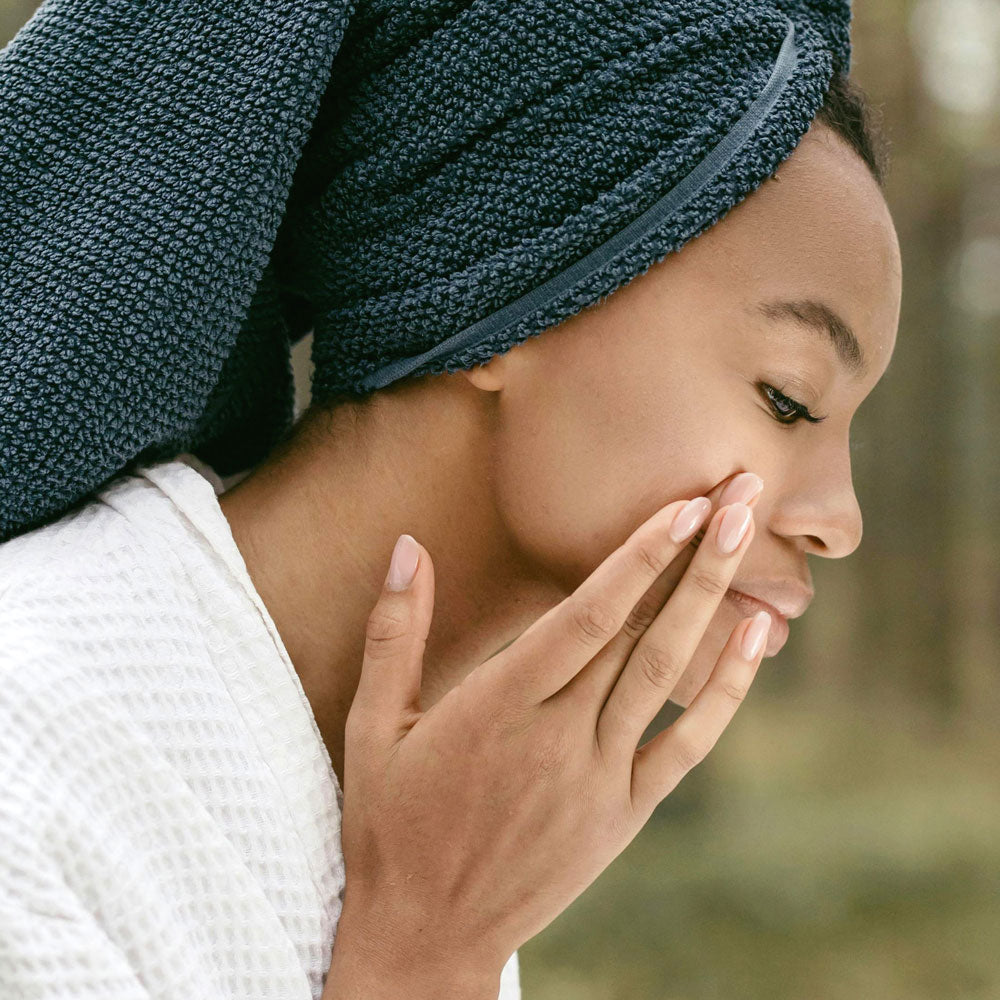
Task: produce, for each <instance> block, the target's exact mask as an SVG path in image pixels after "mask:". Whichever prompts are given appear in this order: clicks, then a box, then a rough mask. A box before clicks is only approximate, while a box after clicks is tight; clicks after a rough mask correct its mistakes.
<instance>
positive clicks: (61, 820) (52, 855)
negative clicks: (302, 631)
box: [0, 456, 520, 1000]
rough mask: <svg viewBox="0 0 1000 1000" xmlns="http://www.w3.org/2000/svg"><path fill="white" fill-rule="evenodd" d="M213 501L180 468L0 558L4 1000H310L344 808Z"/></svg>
mask: <svg viewBox="0 0 1000 1000" xmlns="http://www.w3.org/2000/svg"><path fill="white" fill-rule="evenodd" d="M221 489H222V483H221V481H220V480H219V479H218V477H217V476H215V475H214V474H213V472H212V470H211V469H204V470H203V469H201V468H200V467H199V465H198V464H197V461H196V460H192V459H191V457H190V456H180V460H176V461H168V462H163V463H158V464H155V465H151V466H143V467H141V468H140V469H139V470H138V471H137V473H136V474H135V475H125V476H122V477H120V478H116V479H115V480H113V481H112V482H111V483H110V484H109V485H108V486H107V487H106V488H105V489H103V490H101V491H100V493H99V494H98V496H96V497H95V498H94V499H93V500H92V501H90V502H88V503H87V504H84V505H82V506H81V507H80V508H79V509H77V510H74V511H71V512H69V513H67V514H66V515H65V516H64V517H62V518H60V519H58V520H56V521H54V522H53V523H52V524H46V525H44V526H42V527H39V528H38V529H37V530H35V531H31V532H27V533H25V534H22V535H21V536H19V537H18V538H14V539H11V540H10V541H8V542H6V543H4V544H3V545H0V636H3V642H2V643H0V789H2V794H0V997H3V1000H28V998H35V1000H42V998H44V1000H57V998H58V1000H153V998H156V1000H279V998H281V1000H317V998H318V997H319V996H320V994H321V993H322V988H323V982H324V978H325V976H326V974H327V970H328V969H329V967H330V957H331V955H332V950H333V941H334V939H335V935H336V931H337V926H338V924H339V921H340V913H341V904H342V902H343V894H344V886H345V869H344V857H343V853H342V850H341V811H342V806H343V796H342V793H341V789H340V784H339V782H338V781H337V775H336V773H335V772H334V770H333V767H332V766H331V763H330V756H329V754H328V753H327V749H326V745H325V744H324V743H323V739H322V737H321V735H320V732H319V729H318V727H317V725H316V720H315V717H314V715H313V712H312V708H311V706H310V704H309V701H308V699H307V698H306V695H305V692H304V691H303V689H302V684H301V682H300V681H299V677H298V674H297V673H296V672H295V668H294V667H293V665H292V663H291V661H290V660H289V658H288V653H287V651H286V650H285V647H284V645H283V643H282V641H281V637H280V636H279V634H278V631H277V629H276V627H275V625H274V622H273V620H272V619H271V616H270V615H269V614H268V611H267V608H266V607H265V605H264V603H263V601H262V600H261V598H260V595H259V594H258V593H257V591H256V589H255V588H254V585H253V583H252V581H251V579H250V577H249V575H248V573H247V570H246V564H245V563H244V561H243V557H242V555H241V554H240V551H239V549H238V548H237V546H236V543H235V541H234V540H233V536H232V532H231V531H230V529H229V523H228V521H227V520H226V518H225V516H224V515H223V513H222V510H221V508H220V507H219V504H218V501H217V499H216V495H217V493H219V492H220V491H221ZM518 972H519V970H518V953H517V952H516V951H515V952H514V953H513V954H512V955H511V957H510V959H509V960H508V962H507V964H506V965H505V966H504V968H503V972H502V975H501V979H500V984H499V1000H518V998H519V997H520V984H519V975H518Z"/></svg>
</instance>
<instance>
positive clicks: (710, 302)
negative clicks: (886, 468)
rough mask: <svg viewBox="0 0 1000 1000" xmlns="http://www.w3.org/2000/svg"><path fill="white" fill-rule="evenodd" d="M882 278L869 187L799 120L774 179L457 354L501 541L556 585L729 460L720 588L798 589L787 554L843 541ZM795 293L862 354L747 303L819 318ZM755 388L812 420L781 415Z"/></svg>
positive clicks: (712, 641)
mask: <svg viewBox="0 0 1000 1000" xmlns="http://www.w3.org/2000/svg"><path fill="white" fill-rule="evenodd" d="M900 294H901V263H900V254H899V247H898V242H897V239H896V233H895V229H894V226H893V223H892V220H891V218H890V215H889V211H888V208H887V206H886V203H885V201H884V198H883V196H882V193H881V191H880V190H879V188H878V186H877V184H876V183H875V181H874V180H873V179H872V177H871V175H870V174H869V172H868V170H867V167H866V166H865V165H864V163H863V162H862V161H861V160H860V158H859V157H858V156H857V155H856V154H855V153H854V152H853V151H852V150H851V149H850V148H849V147H848V146H847V145H846V144H844V143H843V142H842V141H841V140H840V139H839V137H837V136H836V134H835V133H833V132H832V131H830V130H828V129H827V128H826V127H825V126H820V125H814V126H813V127H812V129H810V131H809V132H808V133H807V135H806V136H805V137H804V139H803V140H802V142H801V143H800V144H799V146H798V147H797V148H796V149H795V151H794V152H793V153H792V155H791V156H790V157H789V158H788V159H787V160H786V161H785V162H784V163H783V164H782V165H781V167H780V168H779V170H778V172H777V178H776V179H770V180H768V181H766V182H765V183H764V184H763V185H761V187H760V188H758V189H757V190H756V191H755V192H754V193H753V194H751V195H750V196H749V197H748V198H746V199H745V200H744V201H743V202H741V203H740V204H739V205H737V206H736V207H735V208H734V209H733V210H732V211H730V212H729V214H728V215H727V216H726V217H725V218H724V219H723V220H721V221H720V222H719V223H717V224H716V225H715V226H713V227H712V228H710V229H709V230H707V231H706V232H705V233H703V234H702V235H701V236H699V237H698V238H696V239H695V240H693V241H691V242H689V243H688V244H687V245H686V246H685V247H684V248H683V249H682V250H681V251H680V252H678V253H675V254H671V255H669V256H668V257H667V258H665V259H664V260H663V261H661V262H659V263H658V264H656V265H655V266H654V267H652V268H650V270H648V271H647V272H646V273H645V274H643V275H640V276H639V277H637V278H635V279H633V280H632V281H631V282H630V283H629V284H628V285H626V286H624V287H623V288H621V289H619V290H618V291H616V292H615V293H614V294H612V295H611V296H609V297H608V298H607V299H605V300H604V301H603V302H600V303H598V304H597V305H595V306H593V307H591V308H589V309H587V310H584V311H583V312H582V313H579V314H577V315H576V316H573V317H571V318H570V319H569V320H567V321H566V322H564V323H562V324H560V325H559V326H558V327H555V328H552V329H550V330H547V331H545V333H544V334H542V335H541V336H538V337H532V338H530V339H529V340H527V341H525V342H524V343H522V344H520V345H518V346H517V347H516V348H514V349H512V350H510V351H508V352H507V353H506V354H501V355H497V356H495V357H494V358H492V359H491V361H490V363H489V364H488V365H486V366H483V367H480V368H476V369H472V370H470V371H469V372H468V373H467V374H468V377H469V378H470V380H472V381H473V382H477V383H480V382H481V384H482V385H483V387H490V388H494V389H497V388H499V389H502V391H500V392H499V393H497V395H496V397H495V405H496V419H495V421H494V423H493V425H492V427H493V430H492V432H491V433H493V434H494V435H495V440H494V441H493V442H492V445H493V448H492V452H491V454H492V455H493V456H494V459H495V461H494V464H493V467H492V470H491V472H492V475H493V477H494V478H493V490H494V492H495V495H496V503H497V509H498V511H499V515H500V517H501V519H502V522H503V524H504V527H505V530H506V531H507V532H508V533H509V536H510V543H511V544H512V545H513V546H514V547H515V549H516V550H517V552H518V554H519V556H520V557H521V558H523V559H525V560H526V561H527V562H528V564H529V565H530V566H532V568H533V569H534V570H537V573H538V574H539V576H542V577H549V578H551V579H553V580H555V581H557V583H558V585H559V586H560V588H561V589H563V590H564V591H565V593H567V594H568V593H570V592H571V591H572V590H574V589H575V588H576V587H577V586H579V584H580V583H581V582H582V581H583V580H584V579H585V578H586V577H587V576H588V575H589V574H590V573H591V572H592V571H593V570H594V568H595V567H596V566H597V565H598V563H599V562H600V561H601V560H602V559H603V558H605V556H606V555H607V554H608V553H609V552H611V551H612V550H613V549H614V548H615V547H617V546H618V545H620V544H621V543H622V542H623V541H624V540H625V538H626V537H627V536H628V535H629V534H630V533H631V532H632V531H633V530H634V529H635V528H636V527H637V526H638V525H639V523H641V522H642V521H643V520H645V519H646V518H647V517H649V516H651V515H652V514H653V513H654V512H655V511H656V510H657V509H658V508H660V507H662V506H663V505H664V504H666V503H669V502H670V501H672V500H675V499H679V498H682V497H693V496H697V495H699V494H708V493H710V491H712V490H713V488H715V487H717V486H718V485H719V484H720V483H722V482H723V481H724V480H726V479H728V478H730V477H732V476H733V474H734V473H738V472H741V471H744V470H746V471H750V472H755V473H757V474H758V475H759V476H761V477H762V478H763V480H764V489H763V492H762V493H761V495H760V497H759V499H758V501H757V504H756V506H755V521H756V534H755V537H754V539H753V541H752V543H751V545H750V547H749V549H748V550H747V552H746V554H745V556H744V557H743V560H742V562H741V563H740V565H739V566H738V567H737V570H736V577H735V579H734V581H733V589H738V590H744V591H750V592H757V593H761V594H763V593H766V590H767V589H768V588H771V587H774V586H776V585H777V586H781V585H784V586H785V587H787V588H789V589H790V590H791V591H792V592H793V593H794V592H795V591H796V589H797V591H798V592H799V593H800V594H801V593H802V592H805V593H807V594H808V592H810V591H811V590H812V583H811V579H810V570H809V566H808V563H807V560H806V556H807V555H809V554H814V555H819V556H824V557H827V558H839V557H842V556H846V555H849V554H850V553H851V552H853V551H854V550H855V549H856V548H857V546H858V544H859V542H860V541H861V511H860V509H859V507H858V501H857V498H856V497H855V494H854V488H853V484H852V482H851V460H850V450H849V432H850V425H851V418H852V417H853V416H854V413H855V411H856V410H857V409H858V407H859V406H860V404H861V402H862V401H863V400H864V399H865V397H866V396H867V395H868V394H869V393H870V392H871V390H872V389H873V388H874V386H875V384H876V383H877V382H878V380H879V378H881V376H882V374H883V372H884V371H885V369H886V367H887V366H888V364H889V359H890V357H891V355H892V351H893V347H894V345H895V337H896V329H897V325H898V322H899V307H900ZM810 301H815V302H818V303H822V304H823V305H825V307H826V308H827V309H828V310H830V311H831V312H832V313H836V314H837V315H838V316H839V317H840V318H841V319H842V320H843V322H844V323H845V324H846V325H847V326H849V328H850V330H852V331H853V334H854V336H855V337H856V339H857V343H858V346H859V347H860V352H861V358H862V359H863V362H864V367H863V369H861V368H856V367H854V366H852V365H851V364H850V361H851V359H852V358H853V359H854V360H855V361H856V360H857V358H856V355H855V354H853V353H852V351H851V349H850V346H849V342H848V340H847V337H846V336H845V334H844V331H843V330H840V331H839V335H838V338H837V339H838V340H839V342H840V344H841V348H842V351H838V350H837V348H836V346H835V342H834V338H833V337H831V334H830V333H829V332H828V331H827V330H826V329H825V328H819V327H814V326H812V325H810V324H808V323H806V322H804V321H802V320H799V319H796V318H795V316H794V315H792V314H791V312H790V311H788V310H787V307H786V312H785V314H782V311H781V307H778V306H774V307H772V308H771V309H770V310H765V309H764V308H763V305H764V304H765V303H780V302H792V303H798V304H799V305H798V307H797V308H798V311H799V313H800V314H801V315H803V316H806V317H812V318H814V319H819V318H820V317H821V313H820V312H819V310H818V309H817V308H816V307H811V306H808V305H806V304H805V303H808V302H810ZM491 380H492V381H491ZM767 386H770V387H773V389H772V390H771V397H772V398H773V399H774V402H773V403H772V402H770V401H769V398H768V395H767V393H768V389H767V388H766V387H767ZM773 390H777V391H778V392H780V393H782V394H783V395H784V396H786V397H791V398H792V399H794V400H795V401H796V402H798V403H800V404H802V405H803V406H804V407H807V408H808V410H809V411H810V412H811V413H812V414H813V415H816V416H819V417H822V418H824V419H823V420H822V422H821V423H811V422H809V421H807V420H805V419H801V418H800V419H798V420H796V421H795V422H794V423H790V422H788V420H789V417H788V414H789V411H790V409H791V408H790V406H789V404H787V403H786V402H784V401H783V400H782V399H781V397H780V396H777V395H776V394H775V393H774V391H773ZM717 493H718V491H717V490H716V495H717ZM681 569H682V567H678V568H677V573H678V575H679V573H680V570H681ZM817 598H818V601H819V602H822V594H819V595H817ZM754 610H756V609H754V608H747V607H745V606H744V607H741V606H739V605H738V604H737V603H735V602H734V601H733V599H732V598H731V597H728V598H726V599H724V600H723V601H722V603H721V604H720V607H719V609H718V612H717V613H716V615H715V618H714V619H713V621H712V624H711V625H710V627H709V629H708V631H707V632H706V634H705V637H704V639H703V641H702V643H701V645H700V646H699V648H698V650H697V652H696V654H695V656H694V658H693V660H692V661H691V664H690V666H689V667H688V669H687V671H686V673H685V675H684V676H683V678H682V679H681V681H680V682H679V684H678V685H677V687H676V688H675V690H674V693H673V694H672V696H671V700H672V701H674V702H676V703H677V704H679V705H687V704H689V703H690V701H691V699H692V698H693V697H694V695H695V694H696V693H697V692H698V690H700V688H701V687H702V685H703V684H704V682H705V680H706V679H707V677H708V675H709V673H710V672H711V670H712V668H713V666H714V665H715V662H716V659H717V658H718V655H719V653H720V652H721V650H722V647H723V645H724V644H725V642H726V640H727V638H728V637H729V634H730V633H731V631H732V630H733V628H734V627H735V626H736V624H737V623H738V622H739V621H740V620H741V619H742V618H744V617H747V616H749V615H751V614H753V612H754ZM780 633H781V630H780V629H775V630H772V635H771V638H770V639H769V640H768V647H767V655H774V653H775V652H777V649H778V648H780V645H781V634H780ZM776 640H777V641H776Z"/></svg>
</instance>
